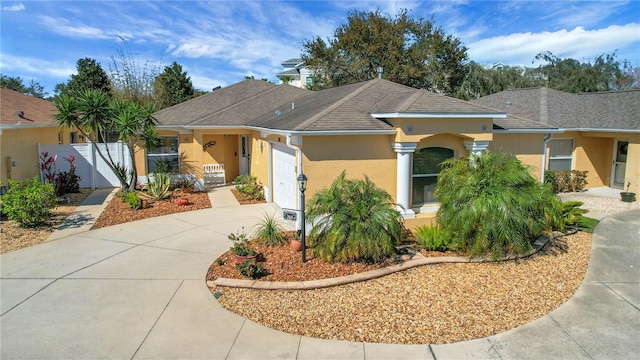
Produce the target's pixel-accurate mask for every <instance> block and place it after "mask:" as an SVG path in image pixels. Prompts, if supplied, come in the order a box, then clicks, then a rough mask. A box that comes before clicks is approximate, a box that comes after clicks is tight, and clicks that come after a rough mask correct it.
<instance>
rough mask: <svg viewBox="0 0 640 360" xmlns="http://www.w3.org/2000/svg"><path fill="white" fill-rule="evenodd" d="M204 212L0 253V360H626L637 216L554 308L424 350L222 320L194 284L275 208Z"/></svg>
mask: <svg viewBox="0 0 640 360" xmlns="http://www.w3.org/2000/svg"><path fill="white" fill-rule="evenodd" d="M216 196H220V197H221V198H223V197H225V195H224V194H222V193H221V194H217V195H216ZM214 206H216V207H214V208H212V209H206V210H198V211H193V212H187V213H179V214H174V215H169V216H165V217H160V218H154V219H147V220H142V221H137V222H133V223H128V224H122V225H117V226H112V227H108V228H103V229H97V230H90V231H81V232H77V233H74V234H68V235H67V236H64V237H59V238H55V239H51V240H50V241H47V242H45V243H43V244H41V245H38V246H34V247H31V248H26V249H22V250H18V251H14V252H10V253H6V254H2V255H0V264H1V265H0V266H1V278H0V291H1V295H0V296H1V297H0V299H1V303H0V313H1V316H0V327H1V333H0V335H1V337H0V347H1V350H0V351H1V352H0V358H2V359H3V360H4V359H94V358H100V359H393V358H397V359H460V358H474V359H478V358H500V359H527V358H530V359H540V358H571V359H580V358H586V359H625V358H628V359H631V358H637V354H638V352H639V349H640V340H639V339H640V240H639V239H640V210H633V211H629V212H625V213H621V214H618V215H614V216H609V217H606V218H605V219H604V220H603V222H602V223H601V224H600V225H599V226H598V227H597V229H596V232H595V234H594V237H593V245H592V254H591V260H590V264H589V269H588V272H587V276H586V278H585V281H584V283H583V284H582V286H581V287H580V288H579V290H578V292H577V293H576V295H575V296H574V297H573V298H572V299H570V300H569V301H568V302H567V303H565V304H564V305H562V306H561V307H560V308H558V309H556V310H555V311H553V312H551V313H550V314H548V315H546V316H544V317H542V318H540V319H538V320H536V321H534V322H532V323H530V324H527V325H524V326H521V327H519V328H516V329H513V330H510V331H507V332H505V333H502V334H498V335H494V336H490V337H488V338H482V339H476V340H472V341H467V342H461V343H454V344H446V345H431V346H430V345H390V344H372V343H353V342H345V341H332V340H321V339H314V338H308V337H303V336H298V335H291V334H286V333H283V332H280V331H275V330H272V329H269V328H266V327H263V326H261V325H258V324H256V323H254V322H251V321H249V320H247V319H245V318H243V317H241V316H238V315H235V314H233V313H230V312H228V311H226V310H224V309H223V308H222V307H221V306H220V305H219V303H218V302H217V300H215V299H214V298H213V296H212V295H211V293H210V292H209V290H208V288H207V287H206V285H205V275H206V272H207V269H208V267H209V265H210V264H211V263H212V261H213V260H214V259H215V258H216V257H217V256H218V255H220V254H221V253H223V252H224V251H226V250H227V249H228V248H229V245H230V243H229V241H228V240H227V234H229V233H231V232H235V231H237V230H239V229H240V228H241V227H243V226H244V227H245V229H246V230H247V231H250V229H251V226H253V225H254V224H256V223H257V222H259V220H260V219H261V218H262V216H263V213H264V212H276V213H279V209H278V208H277V207H275V206H274V205H272V204H260V205H249V206H237V205H235V204H230V205H228V206H226V205H224V203H223V202H220V203H216V204H215V205H214ZM256 306H259V304H256Z"/></svg>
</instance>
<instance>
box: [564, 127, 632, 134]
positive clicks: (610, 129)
mask: <svg viewBox="0 0 640 360" xmlns="http://www.w3.org/2000/svg"><path fill="white" fill-rule="evenodd" d="M563 130H565V131H585V132H621V133H630V134H640V129H613V128H609V129H607V128H605V129H600V128H565V129H563Z"/></svg>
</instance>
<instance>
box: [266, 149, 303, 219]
mask: <svg viewBox="0 0 640 360" xmlns="http://www.w3.org/2000/svg"><path fill="white" fill-rule="evenodd" d="M272 148H273V156H272V160H273V162H272V164H273V172H272V174H273V202H275V203H276V204H278V205H279V206H280V207H281V208H283V209H296V194H297V186H298V185H297V180H296V155H295V152H294V151H293V149H290V148H289V147H287V145H285V144H281V143H274V144H273V147H272Z"/></svg>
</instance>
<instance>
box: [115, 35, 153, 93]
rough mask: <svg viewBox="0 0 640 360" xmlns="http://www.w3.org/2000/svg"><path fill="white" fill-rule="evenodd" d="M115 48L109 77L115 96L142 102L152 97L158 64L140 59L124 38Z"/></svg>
mask: <svg viewBox="0 0 640 360" xmlns="http://www.w3.org/2000/svg"><path fill="white" fill-rule="evenodd" d="M120 39H121V40H122V43H121V46H120V47H119V48H118V49H117V54H118V55H117V57H116V56H112V57H111V65H110V66H109V78H110V79H111V83H112V84H113V87H114V90H115V92H116V96H118V97H120V98H123V99H128V100H132V101H134V102H137V103H138V104H144V103H147V102H149V101H153V99H154V88H155V86H154V84H155V81H156V78H157V77H158V74H159V71H158V69H159V66H158V65H152V64H151V63H150V61H149V60H144V61H142V62H141V61H140V60H138V59H137V58H136V57H135V56H134V55H133V54H132V53H131V49H130V48H129V43H128V42H127V40H126V39H124V38H120Z"/></svg>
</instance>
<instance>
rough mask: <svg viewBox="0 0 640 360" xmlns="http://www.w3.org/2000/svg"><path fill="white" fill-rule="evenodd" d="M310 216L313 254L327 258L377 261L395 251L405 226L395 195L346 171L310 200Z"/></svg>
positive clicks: (346, 260)
mask: <svg viewBox="0 0 640 360" xmlns="http://www.w3.org/2000/svg"><path fill="white" fill-rule="evenodd" d="M307 218H308V219H309V221H311V222H312V223H313V224H314V225H313V228H312V229H311V234H310V236H309V239H310V244H311V248H312V251H313V253H314V254H315V255H316V256H317V257H319V258H321V259H323V260H325V261H331V262H333V261H338V262H349V261H358V260H363V261H368V262H378V261H381V260H383V259H384V258H386V257H389V256H391V255H393V254H395V252H396V246H397V245H398V244H399V243H400V241H401V239H402V231H403V229H404V226H403V223H402V216H401V215H400V213H399V212H398V211H397V210H396V209H395V204H394V203H393V198H392V197H391V195H389V193H387V192H386V191H384V190H382V189H379V188H377V187H376V186H375V184H374V183H373V182H372V181H371V180H369V178H366V177H365V179H364V180H349V179H347V178H346V173H345V172H344V171H343V172H342V174H340V176H338V177H337V178H336V179H335V180H334V181H333V183H332V184H331V186H330V187H328V188H323V189H321V190H319V191H318V192H316V193H315V194H314V195H313V197H312V198H311V200H310V203H309V211H308V213H307Z"/></svg>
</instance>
